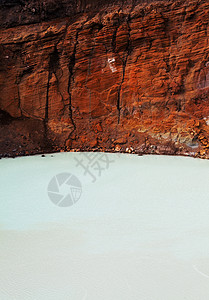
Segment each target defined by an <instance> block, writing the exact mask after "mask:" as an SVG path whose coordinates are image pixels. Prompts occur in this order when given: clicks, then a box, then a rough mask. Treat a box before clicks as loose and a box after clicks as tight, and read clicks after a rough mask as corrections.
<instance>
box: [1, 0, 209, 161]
mask: <svg viewBox="0 0 209 300" xmlns="http://www.w3.org/2000/svg"><path fill="white" fill-rule="evenodd" d="M1 2H2V3H3V2H4V1H1ZM13 2H15V1H13ZM84 2H85V1H77V2H76V1H67V0H65V1H64V0H63V1H61V2H60V6H59V5H58V7H57V6H53V1H42V2H40V1H39V2H36V1H27V3H26V2H24V1H23V4H24V5H23V4H20V3H19V2H18V0H17V1H16V2H15V3H13V4H11V6H9V7H8V3H7V5H5V3H3V6H2V10H1V20H2V22H1V24H2V26H1V33H0V59H1V67H0V153H1V154H2V155H7V154H11V153H12V154H14V155H18V154H19V155H21V154H30V153H38V152H43V151H58V150H73V149H81V150H106V151H127V152H136V153H140V154H143V153H158V154H182V155H190V156H199V157H208V156H209V150H208V149H209V45H208V37H209V24H208V22H209V3H208V2H207V1H151V2H150V3H148V2H144V1H139V2H137V1H133V2H130V3H129V2H125V1H118V2H116V1H115V2H114V1H113V2H111V1H109V2H104V1H100V2H97V4H95V1H93V0H92V1H89V2H88V3H86V2H85V3H84ZM37 3H39V9H37V7H36V6H34V7H33V5H35V4H37ZM40 3H42V4H43V5H42V6H40ZM56 3H58V2H57V1H56ZM21 5H22V6H21ZM47 5H48V6H47ZM50 5H51V10H50V9H49V8H47V7H50ZM56 5H57V4H56ZM55 7H56V9H55ZM33 8H34V9H35V11H34V12H33ZM15 9H16V11H17V12H19V16H18V19H17V16H16V15H14V11H15ZM3 11H5V12H7V13H8V15H5V18H3V17H2V12H3ZM24 12H25V15H24ZM31 16H32V17H31ZM31 23H33V24H31Z"/></svg>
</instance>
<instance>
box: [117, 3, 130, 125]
mask: <svg viewBox="0 0 209 300" xmlns="http://www.w3.org/2000/svg"><path fill="white" fill-rule="evenodd" d="M132 9H133V8H132ZM132 9H131V11H132ZM130 14H131V13H129V15H128V18H127V25H128V43H127V47H126V50H125V52H124V58H123V74H122V80H121V83H120V85H119V87H118V99H117V110H118V124H119V123H120V111H121V89H122V85H123V82H124V78H125V74H126V65H127V60H128V56H129V54H130V52H131V43H130V32H131V28H130V24H129V23H130Z"/></svg>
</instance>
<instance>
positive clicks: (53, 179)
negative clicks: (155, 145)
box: [0, 153, 209, 300]
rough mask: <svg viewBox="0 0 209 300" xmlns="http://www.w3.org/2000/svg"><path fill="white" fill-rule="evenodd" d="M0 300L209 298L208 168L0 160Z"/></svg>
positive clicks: (92, 158)
mask: <svg viewBox="0 0 209 300" xmlns="http://www.w3.org/2000/svg"><path fill="white" fill-rule="evenodd" d="M0 198H1V201H0V299H2V300H12V299H16V300H42V299H43V300H129V299H131V300H164V299H165V300H197V299H198V300H207V299H209V161H206V160H200V159H194V158H188V157H170V156H137V155H127V154H101V153H100V154H98V153H57V154H53V155H51V154H49V155H46V156H45V157H41V156H33V157H23V158H16V159H1V160H0Z"/></svg>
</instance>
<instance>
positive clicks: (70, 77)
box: [68, 29, 81, 135]
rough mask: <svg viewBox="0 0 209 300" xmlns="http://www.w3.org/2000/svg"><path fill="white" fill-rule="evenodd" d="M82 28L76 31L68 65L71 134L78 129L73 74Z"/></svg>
mask: <svg viewBox="0 0 209 300" xmlns="http://www.w3.org/2000/svg"><path fill="white" fill-rule="evenodd" d="M80 30H81V29H78V30H77V31H76V37H75V44H74V48H73V53H72V55H71V57H70V62H69V65H68V69H69V80H68V94H69V116H70V119H71V122H72V125H73V131H72V132H71V134H70V135H72V133H73V132H74V131H75V130H76V125H75V122H74V121H73V111H72V95H71V90H70V89H71V85H72V80H74V78H73V76H74V74H73V73H74V67H75V56H76V49H77V45H78V35H79V32H80Z"/></svg>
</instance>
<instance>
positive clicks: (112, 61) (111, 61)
mask: <svg viewBox="0 0 209 300" xmlns="http://www.w3.org/2000/svg"><path fill="white" fill-rule="evenodd" d="M108 64H109V67H110V70H111V71H112V72H113V73H114V72H117V69H116V66H115V58H114V57H113V58H108Z"/></svg>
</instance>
